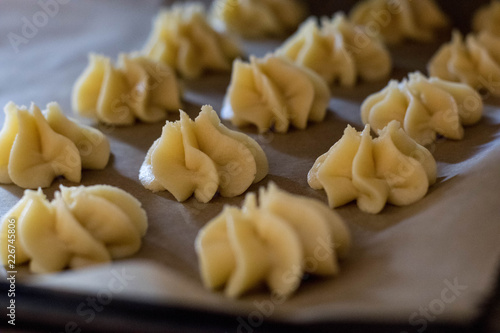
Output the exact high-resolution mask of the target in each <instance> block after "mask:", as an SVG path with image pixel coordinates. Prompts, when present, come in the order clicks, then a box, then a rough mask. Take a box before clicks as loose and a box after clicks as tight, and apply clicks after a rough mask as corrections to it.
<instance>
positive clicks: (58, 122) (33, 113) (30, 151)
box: [0, 102, 110, 188]
mask: <svg viewBox="0 0 500 333" xmlns="http://www.w3.org/2000/svg"><path fill="white" fill-rule="evenodd" d="M4 112H5V123H4V125H3V127H2V130H1V131H0V148H1V149H0V183H2V184H11V183H14V184H16V185H17V186H19V187H23V188H37V187H48V186H50V184H51V183H52V181H53V180H54V178H56V177H58V176H63V177H65V178H66V179H68V180H69V181H72V182H75V183H79V182H80V180H81V174H82V168H84V169H104V167H105V166H106V165H107V164H108V160H109V155H110V148H109V142H108V140H107V138H106V137H105V136H104V134H102V133H101V132H100V131H99V130H97V129H94V128H91V127H89V126H85V125H80V124H78V123H77V122H76V121H74V120H72V119H70V118H66V116H65V115H64V113H63V112H62V111H61V109H60V108H59V105H58V104H57V103H55V102H52V103H49V104H48V105H47V110H45V111H44V112H43V113H42V111H40V109H39V108H38V107H37V106H36V105H35V104H33V103H32V104H31V106H30V109H29V110H28V109H27V108H26V107H25V106H21V107H18V106H16V105H15V104H14V103H13V102H9V103H8V104H7V105H6V106H5V108H4Z"/></svg>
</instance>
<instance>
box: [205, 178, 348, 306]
mask: <svg viewBox="0 0 500 333" xmlns="http://www.w3.org/2000/svg"><path fill="white" fill-rule="evenodd" d="M350 242H351V238H350V233H349V230H348V229H347V227H346V225H345V224H344V222H343V221H342V219H341V218H340V216H339V215H337V214H336V213H335V212H334V211H332V210H331V209H329V208H328V207H327V206H326V205H324V204H323V203H321V202H319V201H317V200H315V199H310V198H306V197H302V196H298V195H293V194H290V193H287V192H285V191H283V190H280V189H278V187H276V186H275V185H274V184H272V183H271V184H270V185H269V187H268V189H267V190H266V189H264V188H261V189H260V193H259V205H257V199H256V195H255V194H254V193H249V194H247V196H246V198H245V201H244V204H243V207H242V209H238V208H236V207H231V206H225V207H224V210H223V211H222V213H220V214H219V215H218V216H216V217H215V218H213V219H212V220H211V221H210V222H208V223H207V224H206V225H205V227H203V228H202V229H201V230H200V231H199V233H198V236H197V238H196V242H195V248H196V252H197V254H198V258H199V267H200V272H201V276H202V280H203V283H204V284H205V286H206V287H207V288H209V289H217V288H224V292H225V294H226V296H229V297H238V296H240V295H241V294H243V293H244V292H246V291H248V290H249V289H251V288H254V287H256V286H258V285H259V284H260V283H262V282H264V283H265V284H267V285H268V287H269V289H270V290H271V292H272V293H274V294H275V295H279V296H280V297H286V296H289V295H290V294H292V293H293V292H294V291H295V290H296V289H297V288H298V286H299V284H300V281H301V279H302V277H303V275H304V273H310V274H314V275H320V276H335V275H337V274H338V273H339V266H338V259H339V258H340V259H341V258H345V257H346V255H347V253H348V251H349V248H350Z"/></svg>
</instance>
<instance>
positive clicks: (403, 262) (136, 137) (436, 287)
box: [0, 0, 500, 330]
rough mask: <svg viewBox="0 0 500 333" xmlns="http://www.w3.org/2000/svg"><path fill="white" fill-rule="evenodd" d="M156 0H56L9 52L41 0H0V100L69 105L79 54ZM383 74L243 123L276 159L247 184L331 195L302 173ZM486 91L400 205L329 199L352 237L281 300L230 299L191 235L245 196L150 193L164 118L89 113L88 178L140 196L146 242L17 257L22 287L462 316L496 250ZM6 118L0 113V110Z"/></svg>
mask: <svg viewBox="0 0 500 333" xmlns="http://www.w3.org/2000/svg"><path fill="white" fill-rule="evenodd" d="M61 2H62V1H61ZM161 4H162V3H161V2H160V1H154V0H148V1H141V2H138V1H132V0H130V1H129V0H127V1H125V0H120V1H85V2H83V1H79V2H69V3H67V4H59V5H58V6H57V13H55V14H54V15H53V17H51V16H48V15H47V20H46V21H47V22H46V24H39V25H40V26H39V27H35V28H36V32H35V31H34V30H33V31H32V32H33V33H32V34H29V36H30V38H26V40H27V41H26V43H22V44H19V45H18V47H17V48H18V52H16V51H15V48H14V47H13V45H12V44H11V43H10V42H9V39H8V36H9V35H8V34H9V33H11V32H12V33H15V34H17V35H20V36H23V35H22V34H23V29H24V28H23V27H24V26H25V25H26V20H28V21H30V22H34V21H33V20H36V19H37V18H36V17H37V16H36V15H38V16H40V14H37V13H39V12H41V11H42V10H43V9H42V8H41V6H40V5H38V4H35V3H34V2H27V1H26V2H25V1H22V2H20V1H16V0H8V1H4V0H2V3H1V5H0V6H1V8H0V32H1V34H2V39H1V42H0V78H1V79H0V105H2V106H3V105H5V104H6V103H7V102H8V101H10V100H12V101H14V102H15V103H16V104H19V105H21V104H25V105H29V103H30V102H31V101H34V102H35V103H36V104H37V105H39V106H40V107H43V106H45V104H46V103H48V102H50V101H57V102H59V104H60V105H61V106H62V108H63V110H65V111H66V113H67V114H71V109H70V96H71V88H72V85H73V83H74V81H75V80H76V78H77V77H78V75H79V74H80V73H81V72H82V70H83V69H84V68H85V66H86V64H87V53H88V52H90V51H92V52H97V53H102V54H105V55H107V56H110V57H112V58H113V59H116V58H117V55H118V53H119V52H129V51H132V50H137V49H140V48H141V47H142V45H143V44H144V42H145V40H146V38H147V36H148V34H149V31H150V28H151V25H150V23H151V20H152V18H153V17H154V15H155V14H156V13H157V11H158V8H159V7H160V5H161ZM38 19H40V18H38ZM38 23H43V22H42V21H39V22H38ZM26 29H28V28H26ZM26 31H28V30H26ZM28 32H29V31H28ZM279 44H280V41H278V40H266V41H251V42H245V43H244V46H245V49H246V51H247V53H248V54H250V53H252V54H256V55H259V56H261V55H264V54H265V53H266V52H269V51H272V50H273V49H274V48H275V47H276V46H278V45H279ZM437 47H438V44H434V45H420V44H414V43H409V44H406V45H404V46H401V47H398V48H393V49H392V52H393V55H394V61H395V69H394V72H393V77H395V78H398V79H400V78H401V77H403V76H404V75H405V74H406V73H407V72H409V71H413V70H415V69H420V70H422V71H424V70H425V64H426V61H427V59H428V57H429V56H430V55H432V54H433V52H434V51H435V49H436V48H437ZM228 83H229V74H215V75H210V76H207V77H203V78H200V79H198V80H195V81H185V82H183V84H184V86H185V95H184V110H185V111H187V112H188V114H189V115H190V116H191V117H195V116H196V114H197V112H198V111H199V109H200V107H201V105H202V104H211V105H212V106H213V107H214V108H215V109H216V110H220V109H221V106H222V100H223V96H224V93H225V90H226V87H227V85H228ZM385 84H386V82H385V81H384V82H377V83H370V84H366V83H365V84H361V85H359V86H357V87H355V88H353V89H346V88H336V87H334V88H332V94H333V98H332V99H331V102H330V106H329V111H328V114H327V117H326V119H325V121H324V122H322V123H319V124H311V125H310V126H309V127H308V128H307V129H306V130H304V131H298V130H292V131H290V132H289V133H288V134H286V135H280V134H273V133H267V134H263V135H258V134H257V133H256V131H255V129H253V128H251V127H250V128H244V129H242V131H244V132H245V133H247V134H249V135H251V136H252V137H254V138H255V139H256V140H257V141H258V142H259V143H260V144H261V146H262V147H263V148H264V151H265V152H266V154H267V156H268V159H269V164H270V170H269V175H268V176H267V177H266V178H265V179H264V180H263V181H262V182H260V183H259V184H255V185H253V186H252V187H250V189H249V191H255V190H257V189H258V187H259V186H263V185H266V184H267V183H268V182H270V181H273V182H275V183H276V184H277V185H278V186H280V187H281V188H283V189H285V190H287V191H290V192H293V193H297V194H302V195H307V196H309V197H314V198H317V199H320V200H322V201H324V202H326V195H325V194H324V192H322V191H315V190H312V189H311V188H309V186H308V185H307V179H306V175H307V172H308V171H309V169H310V168H311V166H312V164H313V163H314V161H315V159H316V158H317V157H318V156H319V155H321V154H322V153H324V152H325V151H326V150H328V148H329V147H330V146H331V145H332V144H333V143H335V142H336V141H337V140H338V139H339V138H340V137H341V136H342V133H343V130H344V128H345V127H346V125H347V124H351V125H353V126H355V127H356V128H357V129H358V130H359V129H361V128H362V123H361V120H360V116H359V105H360V103H361V102H362V100H363V99H364V98H365V97H366V96H367V95H368V94H370V93H372V92H375V91H378V90H379V89H381V88H383V87H384V86H385ZM484 102H485V111H484V117H483V119H482V120H481V122H480V123H479V124H477V125H475V126H472V127H468V128H466V131H465V138H464V140H462V141H451V140H438V141H437V142H436V143H435V144H433V145H432V146H431V147H430V149H431V151H432V152H433V154H434V156H435V158H436V160H437V161H438V181H437V183H436V184H435V185H433V186H432V187H431V188H430V189H429V193H428V194H427V196H426V197H425V198H423V199H422V200H421V201H419V202H417V203H415V204H413V205H411V206H407V207H394V206H387V207H386V208H385V209H384V210H383V211H382V213H380V214H378V215H370V214H366V213H363V212H361V211H360V210H359V209H358V208H357V207H356V205H355V204H349V205H347V206H344V207H341V208H339V209H337V211H338V212H339V214H341V215H342V217H343V218H344V219H345V220H346V221H347V223H348V225H349V228H350V229H351V231H352V234H353V242H354V246H353V249H352V252H351V255H350V256H349V258H348V259H347V260H345V261H344V262H343V263H342V265H341V274H340V276H339V277H337V278H335V279H319V278H314V277H311V278H309V279H307V280H306V281H304V282H303V283H302V285H301V287H300V288H299V289H298V291H297V293H296V294H294V295H293V296H292V297H291V298H290V299H288V300H286V301H283V300H279V299H275V298H272V297H271V296H269V295H268V294H267V293H265V292H256V293H253V294H250V295H247V296H246V297H243V298H242V299H240V300H231V299H226V298H224V297H223V296H222V295H221V294H220V293H213V292H209V291H206V290H204V289H203V287H202V285H201V280H200V277H199V273H198V268H197V259H196V255H195V252H194V246H193V244H194V239H195V237H196V234H197V232H198V230H199V229H200V228H201V227H202V226H203V225H204V224H205V223H206V222H207V221H208V220H209V219H211V218H212V217H214V216H215V215H217V214H218V213H219V212H220V210H221V209H222V207H223V205H225V204H233V205H239V204H241V202H242V200H243V197H244V196H240V197H236V198H230V199H227V198H221V197H216V198H214V199H213V200H212V201H211V202H210V203H209V204H201V203H198V202H197V201H196V200H195V199H194V198H191V199H189V200H188V201H186V202H184V203H178V202H177V201H175V199H174V198H173V196H172V195H170V194H169V193H168V192H162V193H157V194H153V193H151V192H150V191H148V190H146V189H144V188H143V187H142V185H141V184H140V182H139V180H138V170H139V168H140V166H141V164H142V162H143V159H144V157H145V154H146V151H147V149H148V148H149V147H150V146H151V144H152V142H153V141H154V140H155V139H156V138H158V137H159V136H160V133H161V127H162V125H163V124H162V123H158V124H142V123H139V124H137V125H135V126H133V127H123V128H119V127H105V126H102V125H98V124H94V125H95V126H96V127H98V128H100V129H101V130H102V131H103V132H104V133H106V135H107V136H108V138H109V139H110V141H111V149H112V154H113V156H112V158H111V161H110V163H109V165H108V166H107V167H106V169H104V170H98V171H89V170H85V171H84V172H83V174H82V184H83V185H93V184H102V183H105V184H110V185H114V186H118V187H120V188H123V189H125V190H127V191H128V192H130V193H131V194H132V195H134V196H135V197H136V198H138V199H139V200H140V201H141V202H142V203H143V206H144V208H145V209H146V211H147V213H148V216H149V230H148V233H147V235H146V237H145V238H144V243H143V246H142V248H141V250H140V251H139V252H138V253H137V254H136V255H134V256H133V257H131V258H129V259H127V260H119V261H115V262H113V264H111V265H104V266H95V267H90V268H86V269H82V270H76V271H67V272H63V273H58V274H49V275H31V274H29V273H28V272H27V270H26V268H24V269H23V268H22V267H19V273H18V282H17V283H18V287H19V288H20V287H22V285H29V286H39V287H48V288H53V289H54V290H68V291H72V292H84V293H86V294H91V295H101V294H103V293H108V294H109V293H111V295H112V296H113V297H114V298H122V299H130V300H134V301H140V302H148V303H151V302H153V303H158V304H165V305H169V304H176V305H183V306H187V307H194V308H198V309H209V310H212V311H222V312H226V313H232V314H238V315H240V316H241V318H243V319H244V320H246V322H247V323H249V325H253V324H255V323H258V320H257V319H258V318H261V317H262V318H272V319H279V320H284V321H287V322H300V323H307V322H318V321H335V320H345V319H353V320H381V321H398V322H405V323H409V324H410V325H411V326H413V327H414V328H415V330H417V329H420V328H422V327H423V325H424V324H428V323H433V322H440V321H451V322H455V323H466V322H468V321H470V320H472V319H473V318H475V316H476V315H477V314H478V312H479V309H480V305H481V304H482V303H483V302H484V301H485V300H486V298H487V297H488V295H489V294H490V292H491V290H492V288H493V286H494V283H495V280H496V273H497V269H498V264H499V258H500V243H499V242H498V236H499V235H500V223H498V222H499V217H500V208H499V207H500V195H499V191H498V189H499V188H500V138H499V135H500V102H499V100H498V99H494V98H493V97H491V96H488V95H485V96H484ZM3 118H4V116H3V114H2V115H1V116H0V119H1V122H2V123H3ZM175 119H177V115H175V114H172V115H170V116H169V120H175ZM82 121H84V122H86V123H89V124H91V123H92V122H90V121H88V120H85V119H82ZM226 124H227V125H228V127H230V128H233V127H232V126H231V125H230V124H228V123H227V122H226ZM59 184H64V185H67V186H72V185H76V184H72V183H70V182H67V181H65V180H62V179H58V180H56V181H55V182H54V183H53V184H52V186H51V187H50V188H48V189H45V190H44V192H45V193H46V194H47V195H48V197H49V198H52V197H53V193H54V191H55V190H57V188H58V187H59ZM22 194H23V190H22V189H20V188H18V187H17V186H15V185H1V186H0V215H3V214H4V213H5V212H6V211H7V210H8V209H10V208H11V207H12V206H13V205H14V204H15V203H16V202H17V201H18V200H19V199H20V198H21V196H22ZM0 274H3V275H5V271H1V270H0ZM118 276H120V277H121V279H120V278H118ZM116 279H118V280H119V281H121V283H122V285H123V288H122V289H120V290H116V289H111V288H110V281H113V280H116ZM256 313H257V314H260V315H256ZM252 314H253V316H254V317H252ZM102 315H104V314H102ZM256 316H257V317H256ZM256 318H257V319H256ZM84 319H85V316H80V320H84ZM252 320H253V321H252ZM235 324H236V323H235Z"/></svg>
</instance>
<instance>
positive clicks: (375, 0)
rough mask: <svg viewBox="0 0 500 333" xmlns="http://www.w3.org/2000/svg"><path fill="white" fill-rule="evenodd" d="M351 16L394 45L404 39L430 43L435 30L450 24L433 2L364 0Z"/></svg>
mask: <svg viewBox="0 0 500 333" xmlns="http://www.w3.org/2000/svg"><path fill="white" fill-rule="evenodd" d="M349 17H350V18H351V20H352V22H354V23H356V24H361V25H364V26H366V28H367V30H368V31H369V33H370V35H372V36H380V37H381V38H382V39H383V40H384V41H385V42H387V43H391V44H394V43H400V42H402V41H403V40H405V39H412V40H416V41H420V42H430V41H433V40H434V39H435V35H436V31H438V30H439V29H442V28H445V27H447V26H448V25H449V21H448V18H447V17H446V15H445V14H444V13H443V12H442V11H441V10H440V9H439V7H438V6H437V5H436V3H435V2H434V0H418V1H414V0H398V1H393V0H365V1H361V2H359V3H358V4H357V5H356V6H354V7H353V9H352V10H351V12H350V13H349Z"/></svg>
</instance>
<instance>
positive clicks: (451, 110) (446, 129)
mask: <svg viewBox="0 0 500 333" xmlns="http://www.w3.org/2000/svg"><path fill="white" fill-rule="evenodd" d="M482 111H483V102H482V100H481V96H480V95H479V94H478V93H477V92H476V91H475V90H474V89H473V88H471V87H469V86H468V85H466V84H464V83H455V82H450V81H445V80H441V79H439V78H436V77H431V78H426V77H425V76H424V75H422V74H421V73H420V72H414V73H410V74H409V75H408V79H406V78H405V79H403V80H402V81H401V82H399V83H398V82H397V81H396V80H391V81H390V82H389V84H388V85H387V87H385V88H384V89H382V90H381V91H379V92H377V93H374V94H372V95H370V96H368V97H367V98H366V99H365V100H364V102H363V104H362V105H361V120H362V121H363V123H365V124H370V127H371V128H372V129H373V130H381V129H382V128H384V127H385V126H387V124H389V122H390V121H391V120H397V121H399V122H400V123H401V124H403V128H404V130H405V131H406V133H407V134H408V135H409V136H410V137H412V138H413V139H414V140H416V141H417V142H418V143H420V144H421V145H427V144H430V143H432V142H433V141H434V140H435V139H436V134H440V135H442V136H444V137H446V138H450V139H454V140H460V139H462V138H463V136H464V129H463V126H462V125H472V124H475V123H477V122H478V121H479V120H480V119H481V115H482Z"/></svg>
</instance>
